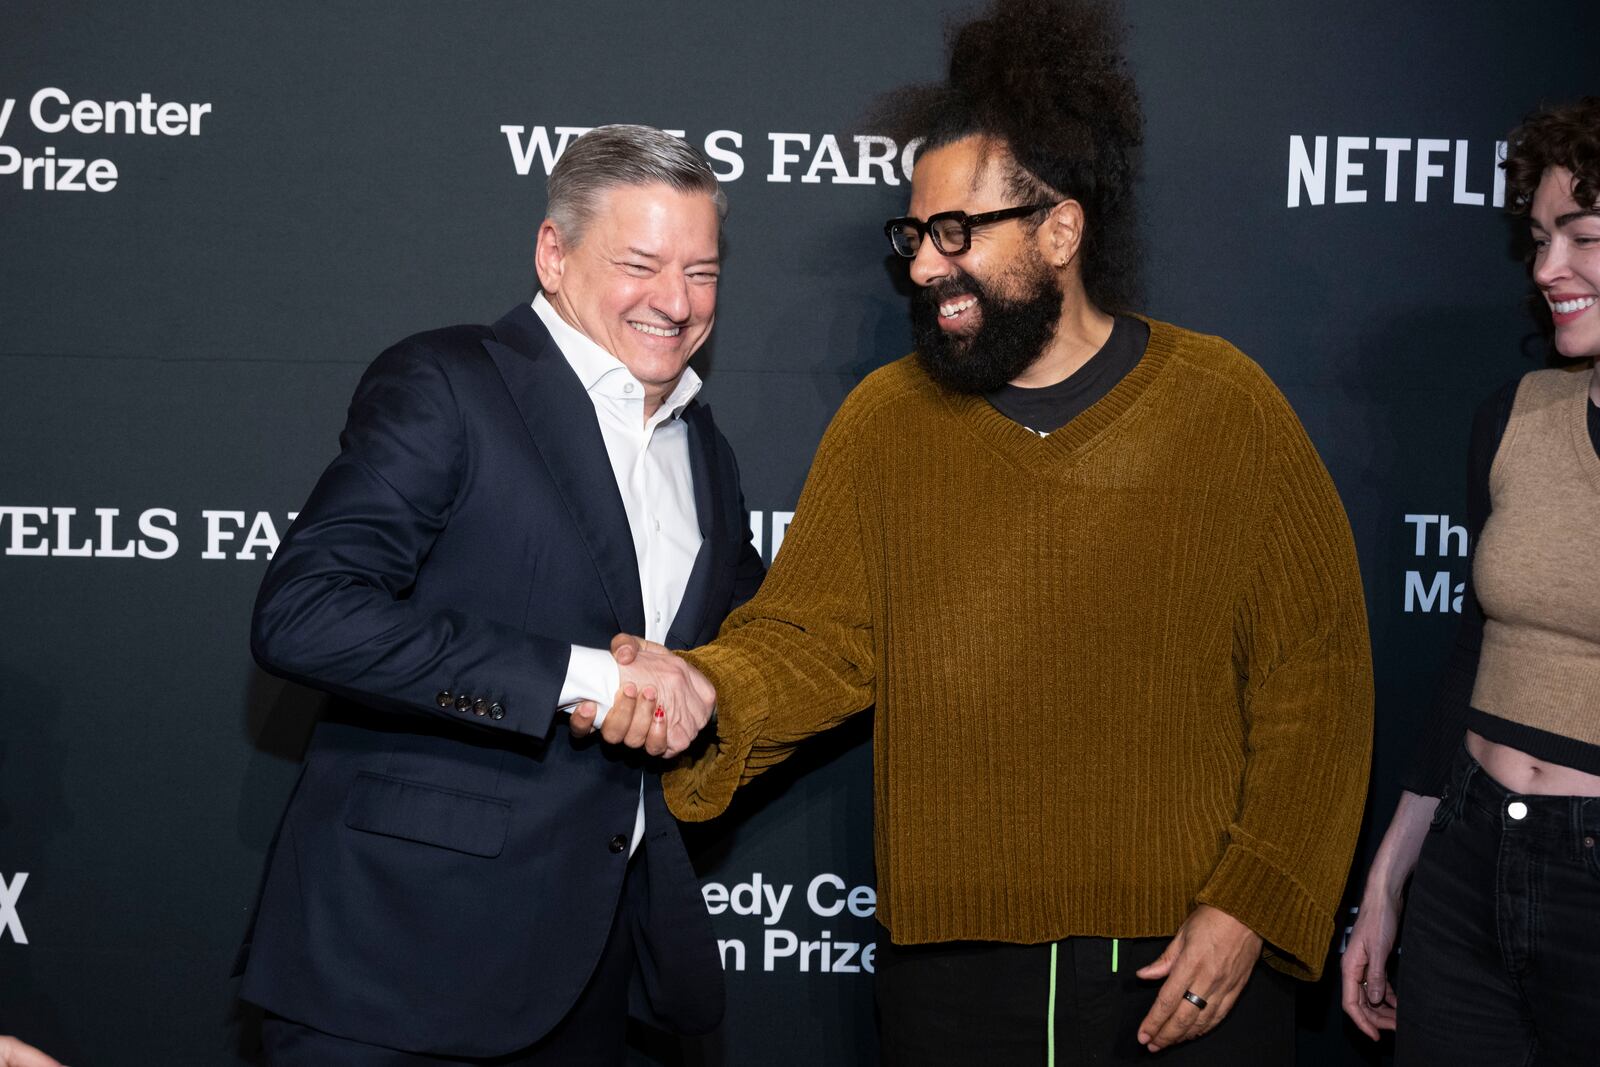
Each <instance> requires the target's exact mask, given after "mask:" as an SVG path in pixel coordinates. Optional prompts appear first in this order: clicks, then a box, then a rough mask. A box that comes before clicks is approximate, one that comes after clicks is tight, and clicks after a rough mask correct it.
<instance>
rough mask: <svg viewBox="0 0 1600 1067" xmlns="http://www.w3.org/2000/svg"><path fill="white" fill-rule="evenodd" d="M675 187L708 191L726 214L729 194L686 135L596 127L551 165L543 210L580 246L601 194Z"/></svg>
mask: <svg viewBox="0 0 1600 1067" xmlns="http://www.w3.org/2000/svg"><path fill="white" fill-rule="evenodd" d="M657 183H659V184H662V185H668V186H671V187H672V188H674V189H677V190H678V191H679V192H684V193H704V194H705V195H706V196H709V197H710V198H711V202H712V203H713V204H715V205H716V207H717V219H718V221H721V220H722V219H724V218H726V217H727V214H728V197H727V195H726V194H725V193H723V191H722V186H721V184H720V183H719V182H718V181H717V176H716V174H715V173H714V172H713V171H712V170H711V164H710V162H708V161H707V159H706V157H705V156H703V155H701V154H700V153H699V152H698V151H696V150H695V149H694V148H693V147H692V146H691V145H689V144H688V143H687V142H685V141H684V140H683V139H682V138H679V137H674V136H672V134H670V133H666V132H665V131H662V130H658V129H656V128H655V127H654V126H625V125H617V126H597V127H595V128H594V129H592V130H590V131H589V132H588V133H586V134H584V135H583V136H581V137H579V138H578V139H577V140H575V141H573V142H572V144H571V145H570V146H568V148H567V150H566V151H565V152H563V153H561V158H560V159H558V160H556V165H555V166H554V167H552V168H551V170H550V180H549V181H548V182H547V183H546V185H545V192H546V204H547V206H546V208H545V214H546V215H548V216H549V218H550V221H551V222H553V223H555V227H556V229H557V230H559V231H560V233H561V236H562V237H563V238H565V239H566V240H567V241H570V242H571V243H572V244H574V245H576V244H578V243H579V242H581V241H582V240H583V232H584V230H585V229H587V228H588V226H589V223H590V222H591V221H593V219H594V214H595V211H596V210H598V208H599V203H600V198H601V196H602V195H603V194H605V193H606V192H608V191H610V190H611V189H615V188H617V187H618V186H624V185H654V184H657Z"/></svg>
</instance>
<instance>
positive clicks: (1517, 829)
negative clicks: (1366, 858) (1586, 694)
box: [1395, 749, 1600, 1067]
mask: <svg viewBox="0 0 1600 1067" xmlns="http://www.w3.org/2000/svg"><path fill="white" fill-rule="evenodd" d="M1597 840H1600V797H1544V796H1521V795H1519V794H1516V793H1512V792H1510V791H1509V790H1507V789H1506V788H1505V787H1504V786H1502V785H1501V784H1500V783H1499V782H1496V781H1495V780H1494V779H1493V778H1491V777H1489V775H1488V774H1487V773H1486V772H1485V771H1484V769H1483V768H1482V767H1481V766H1479V765H1478V762H1477V761H1476V760H1474V759H1473V758H1472V757H1471V756H1469V755H1467V753H1466V750H1465V749H1463V750H1462V751H1461V752H1460V753H1459V754H1458V755H1457V757H1456V763H1455V768H1454V770H1453V772H1452V774H1451V781H1450V786H1449V788H1448V789H1447V790H1446V792H1445V797H1444V799H1443V800H1441V801H1440V802H1439V808H1438V810H1437V812H1436V814H1435V815H1434V820H1433V829H1432V831H1431V832H1430V833H1429V834H1428V839H1427V841H1426V842H1425V843H1424V844H1423V847H1422V856H1421V858H1420V859H1419V860H1418V863H1417V870H1416V874H1415V875H1414V876H1413V878H1412V882H1411V897H1410V900H1409V902H1408V903H1407V905H1406V920H1405V931H1404V936H1403V941H1402V945H1401V948H1402V955H1401V959H1400V972H1399V981H1398V996H1399V1009H1398V1016H1399V1018H1398V1021H1399V1029H1398V1032H1397V1033H1396V1042H1395V1063H1396V1064H1397V1065H1399V1067H1434V1065H1437V1064H1448V1065H1450V1067H1477V1065H1480V1064H1481V1065H1483V1067H1491V1065H1492V1067H1522V1065H1533V1064H1537V1065H1538V1067H1549V1065H1555V1064H1584V1065H1593V1064H1596V1063H1600V858H1597V857H1596V841H1597Z"/></svg>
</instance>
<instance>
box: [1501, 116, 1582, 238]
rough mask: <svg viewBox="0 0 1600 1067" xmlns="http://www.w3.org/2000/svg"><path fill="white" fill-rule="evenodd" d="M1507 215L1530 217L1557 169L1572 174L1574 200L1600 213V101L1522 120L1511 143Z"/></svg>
mask: <svg viewBox="0 0 1600 1067" xmlns="http://www.w3.org/2000/svg"><path fill="white" fill-rule="evenodd" d="M1502 166H1504V167H1505V169H1506V209H1507V210H1508V211H1510V212H1511V213H1512V214H1513V215H1519V216H1525V215H1527V214H1528V211H1529V209H1530V208H1532V206H1533V194H1534V191H1535V190H1537V189H1538V188H1539V179H1540V178H1542V177H1544V172H1545V171H1547V170H1549V169H1550V168H1551V167H1564V168H1566V169H1567V170H1569V171H1571V172H1572V178H1573V182H1572V198H1573V199H1574V200H1576V201H1577V202H1578V203H1579V204H1580V205H1582V206H1583V207H1584V208H1595V207H1600V96H1586V97H1584V98H1583V99H1582V100H1579V101H1578V102H1577V103H1575V104H1567V105H1565V106H1562V107H1549V108H1543V109H1541V110H1539V111H1536V112H1534V113H1533V114H1532V115H1529V116H1528V117H1527V118H1525V119H1523V120H1522V125H1520V126H1518V127H1517V128H1516V129H1514V130H1512V131H1511V136H1510V137H1509V138H1507V140H1506V161H1505V163H1503V164H1502Z"/></svg>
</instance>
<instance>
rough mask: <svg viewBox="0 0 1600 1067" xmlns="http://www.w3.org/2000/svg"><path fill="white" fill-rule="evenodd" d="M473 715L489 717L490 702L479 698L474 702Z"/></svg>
mask: <svg viewBox="0 0 1600 1067" xmlns="http://www.w3.org/2000/svg"><path fill="white" fill-rule="evenodd" d="M472 714H474V715H487V714H489V702H488V701H487V700H485V699H483V698H482V697H479V698H478V699H477V700H474V701H473V702H472Z"/></svg>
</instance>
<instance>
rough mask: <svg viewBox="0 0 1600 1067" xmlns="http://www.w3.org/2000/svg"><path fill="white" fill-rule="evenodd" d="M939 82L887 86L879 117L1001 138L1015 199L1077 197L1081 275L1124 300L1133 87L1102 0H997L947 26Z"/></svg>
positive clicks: (895, 126) (1129, 256)
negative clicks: (946, 59)
mask: <svg viewBox="0 0 1600 1067" xmlns="http://www.w3.org/2000/svg"><path fill="white" fill-rule="evenodd" d="M948 41H949V50H950V72H949V76H948V78H947V79H946V80H945V81H944V82H942V83H939V84H934V85H915V86H910V87H907V88H904V89H900V90H897V91H895V92H893V93H890V94H889V95H887V96H886V97H884V98H883V99H882V100H881V101H880V102H879V105H878V107H877V109H876V112H875V115H874V120H875V121H874V123H873V124H874V126H877V127H878V128H881V129H884V130H885V132H888V133H890V134H891V135H892V136H894V137H895V139H896V140H898V141H900V142H901V143H902V144H903V143H905V142H907V141H909V140H911V139H913V138H919V137H920V138H922V139H923V146H922V147H923V150H926V149H928V148H936V147H938V146H940V145H946V144H950V143H951V142H954V141H958V140H961V139H963V138H966V137H970V136H974V135H977V136H982V137H988V138H992V139H994V140H995V141H997V142H999V143H1000V144H1002V145H1003V146H1004V149H1005V154H1006V156H1007V157H1008V158H1007V159H1006V167H1007V174H1006V179H1007V185H1008V186H1009V187H1010V191H1011V192H1012V193H1013V194H1015V195H1016V196H1017V198H1018V202H1019V203H1026V202H1030V201H1034V200H1060V199H1063V198H1065V197H1071V198H1072V199H1074V200H1076V201H1078V202H1079V203H1080V204H1082V205H1083V213H1084V218H1085V225H1084V237H1083V245H1082V250H1081V252H1080V255H1081V256H1082V263H1083V268H1082V273H1083V285H1084V289H1085V290H1086V292H1087V294H1088V297H1089V299H1090V301H1091V302H1093V303H1094V305H1095V306H1096V307H1099V308H1100V309H1102V310H1105V311H1125V310H1128V309H1129V308H1130V306H1131V305H1132V304H1133V302H1134V300H1135V299H1136V296H1137V293H1138V287H1139V283H1138V276H1139V249H1138V240H1137V233H1136V225H1135V218H1134V200H1133V192H1134V183H1135V181H1136V180H1137V178H1138V150H1139V146H1140V145H1141V143H1142V142H1143V139H1144V119H1143V115H1142V114H1141V111H1140V108H1139V93H1138V90H1137V88H1135V86H1134V83H1133V76H1132V74H1131V73H1130V72H1129V70H1128V64H1127V60H1126V59H1125V58H1124V56H1123V54H1122V43H1123V26H1122V19H1121V16H1120V12H1119V10H1118V8H1117V7H1116V6H1115V5H1114V4H1113V3H1111V2H1109V0H995V3H994V4H993V5H992V6H991V7H990V8H989V10H988V11H987V12H986V13H984V14H983V15H981V16H980V17H978V18H976V19H974V20H973V21H971V22H968V23H966V24H965V25H961V26H957V27H954V28H952V29H951V30H950V32H949V34H948Z"/></svg>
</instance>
